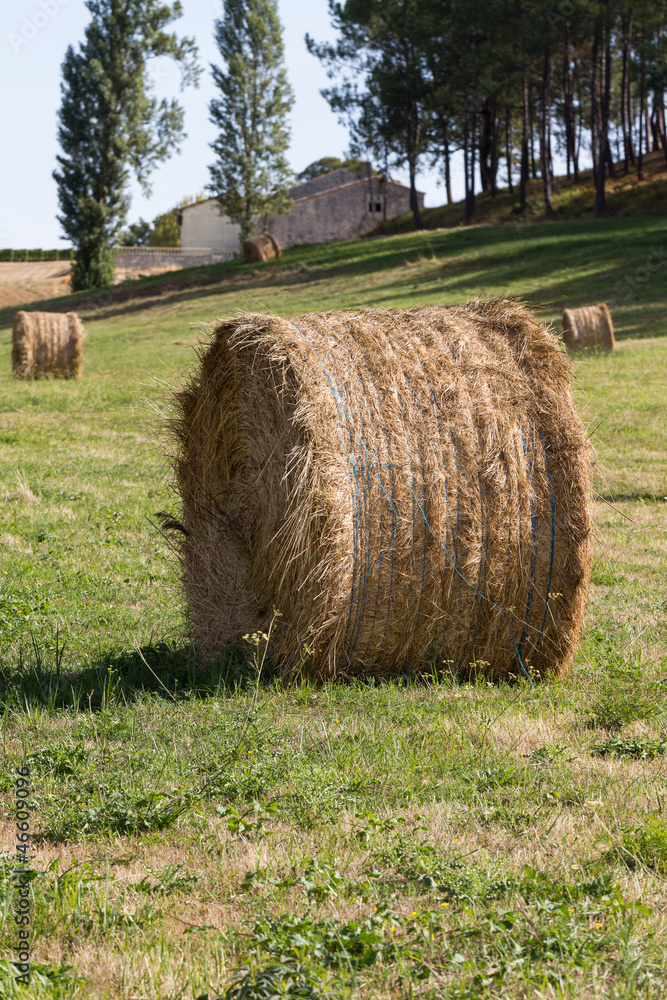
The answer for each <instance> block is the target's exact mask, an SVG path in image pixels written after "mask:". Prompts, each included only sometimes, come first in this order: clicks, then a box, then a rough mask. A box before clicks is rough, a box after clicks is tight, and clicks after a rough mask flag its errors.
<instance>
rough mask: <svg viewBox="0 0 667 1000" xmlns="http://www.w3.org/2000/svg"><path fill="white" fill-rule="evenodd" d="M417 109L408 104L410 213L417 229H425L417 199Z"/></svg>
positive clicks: (406, 130) (406, 142) (406, 147)
mask: <svg viewBox="0 0 667 1000" xmlns="http://www.w3.org/2000/svg"><path fill="white" fill-rule="evenodd" d="M415 117H416V116H415V108H414V105H413V104H412V102H408V105H407V107H406V109H405V151H406V153H407V161H408V171H409V173H410V211H411V212H412V217H413V219H414V222H415V229H423V228H424V227H423V225H422V219H421V214H420V211H419V198H418V197H417V145H418V143H419V123H418V122H417V121H415Z"/></svg>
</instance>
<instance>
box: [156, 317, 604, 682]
mask: <svg viewBox="0 0 667 1000" xmlns="http://www.w3.org/2000/svg"><path fill="white" fill-rule="evenodd" d="M570 367H571V366H570V362H569V360H568V358H567V356H566V355H565V354H564V353H563V352H562V351H560V350H559V349H558V345H557V342H556V340H555V338H554V337H553V336H552V335H551V334H550V333H549V332H548V331H547V330H545V329H544V327H542V326H541V325H540V324H538V323H537V322H536V321H535V319H534V318H533V317H532V316H531V314H530V313H529V312H528V311H527V310H526V309H525V308H523V307H522V306H521V305H519V304H516V303H513V302H511V301H504V300H495V301H475V302H471V303H468V304H466V305H462V306H458V307H456V308H451V309H448V308H444V307H433V308H414V309H407V310H395V309H386V310H371V309H362V310H359V311H357V312H328V313H311V314H309V315H306V316H301V317H299V318H297V319H294V320H284V319H280V318H279V317H277V316H272V315H246V316H242V317H239V318H237V319H232V320H228V321H225V322H222V323H221V324H220V325H219V326H218V327H217V329H216V330H215V332H214V335H213V338H212V340H211V342H210V344H209V346H208V347H207V349H206V350H204V351H203V353H202V354H201V358H200V364H199V367H198V370H197V371H196V373H195V375H194V376H193V378H192V380H191V382H190V384H189V385H188V386H187V387H186V388H184V389H183V391H181V392H180V393H179V394H178V396H177V408H178V410H177V412H178V415H177V418H176V419H175V421H174V425H173V430H174V431H175V433H176V435H177V440H178V447H179V450H178V454H177V456H176V460H175V470H176V475H177V484H178V489H179V492H180V495H181V498H182V503H183V510H182V524H181V529H182V534H181V535H180V536H179V538H180V549H181V560H182V570H183V582H184V586H185V592H186V596H187V602H188V614H189V620H190V625H191V629H192V635H193V639H194V642H195V644H196V646H197V648H198V649H199V651H200V653H201V655H202V656H205V657H211V656H214V655H215V654H216V652H219V651H221V650H222V649H223V647H225V646H226V645H228V644H230V645H233V644H236V643H238V642H239V641H240V640H241V639H242V637H243V636H244V635H245V634H246V633H252V632H255V631H264V632H268V630H269V625H270V623H271V621H272V617H273V610H274V608H275V609H277V610H278V611H279V612H281V615H282V617H281V618H280V619H279V620H278V621H277V623H276V624H275V627H274V629H273V633H272V639H271V644H270V648H269V652H268V657H269V658H270V660H271V661H272V662H273V663H274V664H277V665H279V666H280V667H281V668H282V670H283V676H288V675H289V674H291V673H293V672H295V671H298V670H299V669H303V670H304V671H305V672H307V673H310V674H311V675H313V676H316V677H318V678H321V679H324V678H329V677H333V676H335V675H336V674H337V673H344V674H347V675H376V676H379V675H391V674H398V673H402V672H405V671H409V672H414V671H418V670H420V669H422V668H424V667H428V665H429V664H432V663H436V664H441V663H442V662H443V661H447V660H448V661H451V664H452V668H453V669H455V670H459V671H463V672H469V671H470V670H471V669H478V670H480V671H483V672H485V673H487V674H488V675H489V676H502V675H507V674H509V673H519V672H520V669H521V664H523V665H524V666H525V665H530V666H532V671H533V672H534V674H535V676H543V675H544V674H546V673H548V672H552V673H554V674H562V673H563V672H564V671H565V670H566V669H567V667H568V666H569V664H570V662H571V660H572V656H573V653H574V648H575V643H576V638H577V633H578V631H579V627H580V625H581V621H582V617H583V611H584V602H585V596H586V593H587V589H588V581H589V576H590V561H591V537H592V536H591V530H592V529H591V515H590V504H589V499H590V497H589V494H590V468H589V466H590V462H589V449H588V443H587V439H586V434H585V432H584V428H583V426H582V423H581V420H580V419H579V417H578V415H577V413H576V411H575V409H574V406H573V403H572V398H571V393H570V386H569V375H570ZM171 526H172V527H174V526H175V525H174V523H173V522H172V524H171ZM309 650H310V651H311V652H308V651H309ZM519 656H520V659H519ZM471 664H476V666H474V667H472V668H471V666H470V665H471Z"/></svg>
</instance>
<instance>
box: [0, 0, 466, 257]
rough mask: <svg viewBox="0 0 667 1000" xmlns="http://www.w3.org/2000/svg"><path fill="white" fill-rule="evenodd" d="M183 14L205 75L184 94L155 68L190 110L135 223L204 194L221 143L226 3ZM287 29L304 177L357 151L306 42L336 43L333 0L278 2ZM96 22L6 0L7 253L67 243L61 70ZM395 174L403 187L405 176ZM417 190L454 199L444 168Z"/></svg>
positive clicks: (158, 84)
mask: <svg viewBox="0 0 667 1000" xmlns="http://www.w3.org/2000/svg"><path fill="white" fill-rule="evenodd" d="M182 5H183V12H184V13H183V17H182V18H181V19H179V20H178V21H175V22H173V24H172V26H171V30H174V31H177V32H178V33H179V35H189V36H194V38H195V40H196V42H197V44H198V46H199V52H200V62H201V64H202V66H203V68H204V73H203V74H202V79H201V83H200V86H199V88H198V89H196V90H195V89H194V88H192V87H189V88H187V89H186V90H185V91H183V92H182V93H180V92H179V86H180V74H179V71H178V69H177V67H176V66H175V65H173V64H172V63H171V62H170V61H169V60H168V59H160V60H155V61H154V62H153V64H152V65H151V67H150V72H151V77H152V79H153V81H154V84H155V90H156V93H157V94H158V96H160V97H162V96H164V97H178V99H179V100H180V101H181V103H182V104H183V106H184V108H185V130H186V132H187V138H186V139H185V140H184V142H183V144H182V148H181V152H180V154H176V155H173V156H172V157H171V159H169V160H167V161H166V162H165V163H163V164H161V165H160V166H158V168H157V169H156V170H155V172H154V173H153V174H152V176H151V184H152V188H153V190H152V194H151V196H150V198H146V197H145V196H144V195H143V193H142V191H141V189H140V187H139V185H138V184H136V183H133V184H132V186H131V194H132V206H131V209H130V213H129V216H128V222H135V221H137V220H138V219H139V217H142V218H144V219H147V220H149V221H151V220H152V219H154V218H155V216H156V215H159V214H160V213H162V212H166V211H168V210H169V209H171V208H173V207H174V205H176V204H177V203H178V202H179V201H180V200H181V199H182V198H184V197H186V196H194V195H196V194H199V193H202V192H204V191H205V188H206V185H207V184H208V181H209V173H208V165H209V164H210V163H211V162H212V159H213V153H212V151H211V150H210V148H209V143H210V142H211V141H212V140H213V138H214V137H215V130H214V127H213V126H212V125H211V123H210V122H209V120H208V104H209V101H210V100H211V98H212V97H213V96H215V93H216V91H215V88H214V87H213V84H212V81H211V74H210V64H211V63H212V62H213V63H219V59H218V53H217V49H216V47H215V42H214V39H213V22H214V20H215V19H216V17H219V16H220V14H221V12H222V2H221V0H182ZM278 8H279V14H280V18H281V21H282V24H283V27H284V29H285V36H284V38H285V62H286V66H287V72H288V76H289V79H290V83H291V84H292V87H293V89H294V92H295V97H296V100H295V104H294V108H293V111H292V115H291V132H292V141H291V145H290V150H289V160H290V163H291V166H292V168H293V169H294V171H295V172H299V171H301V170H303V169H304V167H306V166H307V165H308V164H309V163H312V162H313V161H314V160H318V159H319V158H320V157H322V156H342V155H344V154H345V152H346V150H347V147H348V145H349V134H348V131H347V129H346V128H345V127H344V126H343V125H341V124H340V123H339V122H338V121H337V118H336V116H335V115H334V114H333V113H332V112H331V111H330V109H329V106H328V104H327V102H326V101H325V100H324V98H323V97H322V96H321V95H320V90H321V88H322V87H325V86H327V84H328V80H327V76H326V72H325V70H324V68H323V67H322V66H321V64H320V63H319V61H318V60H317V59H316V58H315V57H314V56H311V55H310V54H309V53H308V51H307V50H306V46H305V43H304V36H305V35H306V33H308V34H310V35H311V36H312V37H313V38H314V39H316V40H317V41H323V40H333V38H334V37H335V33H334V32H333V29H332V27H331V24H330V21H329V15H328V9H327V0H278ZM88 20H89V14H88V11H87V10H86V8H85V6H84V3H83V0H11V2H8V0H4V2H2V4H1V5H0V95H1V96H0V136H1V137H2V146H1V147H0V247H13V248H16V249H18V248H25V247H27V248H35V247H41V248H43V249H52V248H55V247H60V246H67V241H66V240H64V239H62V236H61V230H60V225H59V223H58V221H57V218H56V216H57V214H58V201H57V191H56V184H55V181H54V180H53V178H52V176H51V175H52V173H53V170H54V169H55V167H56V155H57V153H58V143H57V138H56V132H57V113H58V108H59V106H60V68H61V65H62V61H63V58H64V56H65V52H66V50H67V46H68V45H76V44H77V43H78V42H80V41H81V40H82V39H83V35H84V30H85V27H86V24H87V23H88ZM392 175H393V176H394V177H395V178H396V179H397V180H400V181H403V182H404V183H405V182H406V181H407V177H406V174H405V173H404V172H401V171H400V170H395V171H392ZM417 186H418V188H419V189H420V190H421V191H424V192H425V195H426V197H425V204H426V205H427V206H434V205H439V204H442V203H443V202H444V200H445V193H444V188H443V187H442V186H441V185H440V184H439V172H438V171H437V170H428V169H424V170H422V171H421V172H420V174H419V176H418V179H417ZM462 187H463V184H462V177H461V171H460V168H459V165H458V164H455V168H454V177H453V188H454V191H453V194H454V197H455V198H460V197H462Z"/></svg>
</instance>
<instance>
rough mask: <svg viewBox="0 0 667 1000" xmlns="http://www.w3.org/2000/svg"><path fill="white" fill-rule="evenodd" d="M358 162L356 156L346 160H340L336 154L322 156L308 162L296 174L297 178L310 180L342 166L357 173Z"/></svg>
mask: <svg viewBox="0 0 667 1000" xmlns="http://www.w3.org/2000/svg"><path fill="white" fill-rule="evenodd" d="M359 164H360V160H359V158H358V157H356V156H355V157H352V158H350V159H347V160H341V159H340V157H338V156H322V157H321V158H320V159H319V160H315V161H314V162H313V163H309V164H308V166H307V167H306V168H305V169H304V170H302V171H301V173H300V174H297V180H298V181H312V180H313V178H314V177H322V176H323V175H324V174H330V173H331V172H332V170H340V169H341V168H342V167H344V168H345V169H346V170H352V171H354V173H359Z"/></svg>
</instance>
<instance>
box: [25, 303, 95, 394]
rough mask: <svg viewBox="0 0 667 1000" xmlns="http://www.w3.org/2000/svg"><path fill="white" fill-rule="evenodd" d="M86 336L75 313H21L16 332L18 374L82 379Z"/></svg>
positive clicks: (34, 376)
mask: <svg viewBox="0 0 667 1000" xmlns="http://www.w3.org/2000/svg"><path fill="white" fill-rule="evenodd" d="M85 336H86V335H85V331H84V329H83V323H82V322H81V320H80V319H79V317H78V316H77V314H76V313H74V312H70V313H46V312H23V311H22V312H17V313H16V316H15V317H14V325H13V329H12V371H13V372H14V375H15V376H16V377H17V378H44V377H47V376H55V377H59V378H81V372H82V370H83V341H84V339H85Z"/></svg>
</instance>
